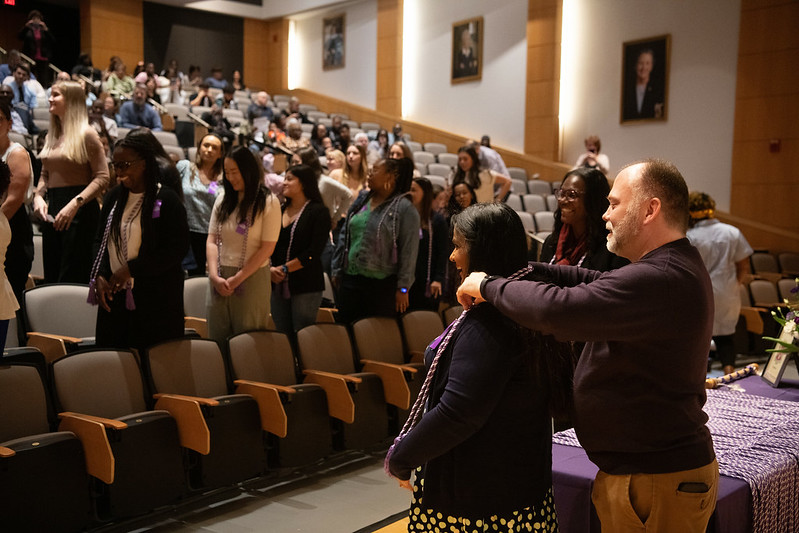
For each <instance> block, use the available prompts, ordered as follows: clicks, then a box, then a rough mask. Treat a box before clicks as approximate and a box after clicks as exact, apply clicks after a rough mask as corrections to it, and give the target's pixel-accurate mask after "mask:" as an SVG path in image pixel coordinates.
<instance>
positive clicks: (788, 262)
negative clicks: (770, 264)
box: [777, 252, 799, 276]
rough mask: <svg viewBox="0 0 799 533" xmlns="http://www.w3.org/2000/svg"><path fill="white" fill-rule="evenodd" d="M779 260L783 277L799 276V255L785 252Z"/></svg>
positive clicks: (779, 256)
mask: <svg viewBox="0 0 799 533" xmlns="http://www.w3.org/2000/svg"><path fill="white" fill-rule="evenodd" d="M777 258H778V260H779V263H780V272H782V275H783V276H799V253H793V252H783V253H781V254H779V255H778V256H777Z"/></svg>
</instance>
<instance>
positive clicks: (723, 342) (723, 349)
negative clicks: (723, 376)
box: [713, 335, 735, 367]
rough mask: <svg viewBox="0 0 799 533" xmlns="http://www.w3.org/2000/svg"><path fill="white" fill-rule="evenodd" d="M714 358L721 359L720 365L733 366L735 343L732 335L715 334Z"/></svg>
mask: <svg viewBox="0 0 799 533" xmlns="http://www.w3.org/2000/svg"><path fill="white" fill-rule="evenodd" d="M713 342H715V343H716V358H717V359H718V360H719V361H721V366H722V367H725V366H735V343H734V342H733V335H715V336H714V337H713Z"/></svg>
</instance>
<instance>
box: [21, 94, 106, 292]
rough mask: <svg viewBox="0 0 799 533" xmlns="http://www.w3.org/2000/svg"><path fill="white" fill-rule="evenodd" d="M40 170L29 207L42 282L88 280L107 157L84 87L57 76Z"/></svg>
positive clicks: (51, 97) (84, 281)
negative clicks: (37, 228) (36, 223)
mask: <svg viewBox="0 0 799 533" xmlns="http://www.w3.org/2000/svg"><path fill="white" fill-rule="evenodd" d="M39 156H40V158H41V160H42V173H41V177H40V179H39V184H38V187H37V190H36V194H35V195H34V197H33V210H34V212H35V213H36V215H37V216H38V217H39V218H40V219H41V220H42V221H44V222H45V223H44V224H42V247H43V251H42V260H43V262H44V281H45V283H87V282H88V281H89V272H90V270H91V268H92V259H93V258H94V256H93V255H92V246H93V244H94V235H95V232H96V231H97V225H98V223H99V219H100V205H99V204H98V203H97V198H98V197H99V196H100V195H101V194H102V193H103V189H105V188H106V187H107V186H108V162H107V161H106V157H105V150H104V149H103V143H102V142H101V141H100V137H99V135H97V131H95V129H94V128H93V127H92V126H90V125H89V118H88V115H87V113H86V102H85V96H84V93H83V88H82V87H81V86H80V84H79V83H77V82H74V81H60V82H58V83H56V84H54V85H53V87H52V90H51V91H50V129H49V130H48V132H47V138H46V139H45V143H44V148H43V149H42V152H41V153H40V154H39Z"/></svg>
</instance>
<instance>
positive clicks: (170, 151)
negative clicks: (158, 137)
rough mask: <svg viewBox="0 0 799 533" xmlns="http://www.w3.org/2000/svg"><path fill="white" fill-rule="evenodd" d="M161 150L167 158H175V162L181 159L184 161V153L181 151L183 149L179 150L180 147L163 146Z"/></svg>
mask: <svg viewBox="0 0 799 533" xmlns="http://www.w3.org/2000/svg"><path fill="white" fill-rule="evenodd" d="M163 148H164V151H165V152H166V154H167V155H168V156H170V157H171V156H175V157H177V159H176V161H180V160H181V159H186V153H185V152H184V151H183V148H181V147H180V146H171V145H164V146H163Z"/></svg>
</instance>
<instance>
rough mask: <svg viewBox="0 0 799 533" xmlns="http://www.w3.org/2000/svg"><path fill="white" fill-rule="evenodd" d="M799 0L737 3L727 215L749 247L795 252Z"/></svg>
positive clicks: (798, 225) (798, 228) (798, 230)
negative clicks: (738, 24)
mask: <svg viewBox="0 0 799 533" xmlns="http://www.w3.org/2000/svg"><path fill="white" fill-rule="evenodd" d="M797 20H799V2H797V1H795V0H781V1H780V0H772V1H768V2H766V1H754V0H752V1H749V0H744V2H743V4H742V8H741V30H740V37H739V47H738V77H737V87H736V99H735V127H734V135H733V165H732V183H731V189H732V194H731V199H730V214H729V217H730V219H731V221H732V222H733V223H735V224H736V225H737V226H739V227H740V228H741V229H742V230H743V231H744V234H745V235H746V237H747V239H749V241H750V243H751V244H752V246H754V247H756V248H766V249H770V250H773V251H781V250H793V251H799V218H797V207H796V206H797V199H799V172H797V170H796V168H797V164H796V162H797V161H799V128H797V127H796V121H797V117H799V61H797V59H796V58H797V57H798V55H799V32H797V31H796V21H797Z"/></svg>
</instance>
